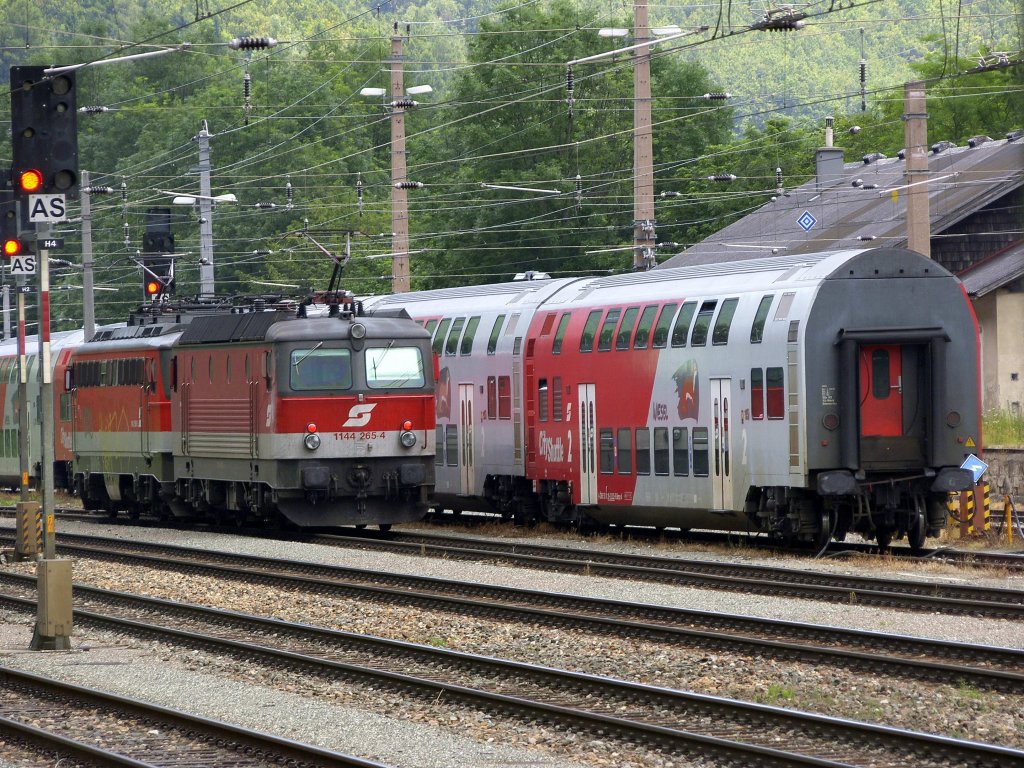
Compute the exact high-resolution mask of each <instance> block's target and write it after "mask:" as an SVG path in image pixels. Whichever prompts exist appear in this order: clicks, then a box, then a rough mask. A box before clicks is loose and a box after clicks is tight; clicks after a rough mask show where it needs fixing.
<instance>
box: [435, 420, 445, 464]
mask: <svg viewBox="0 0 1024 768" xmlns="http://www.w3.org/2000/svg"><path fill="white" fill-rule="evenodd" d="M434 464H436V465H437V466H439V467H443V466H444V424H438V425H437V426H436V427H434Z"/></svg>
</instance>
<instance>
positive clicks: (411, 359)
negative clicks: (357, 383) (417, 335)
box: [366, 347, 426, 389]
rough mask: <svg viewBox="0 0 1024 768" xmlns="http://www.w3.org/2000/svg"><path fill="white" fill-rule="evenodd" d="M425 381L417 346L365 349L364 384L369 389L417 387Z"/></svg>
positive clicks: (421, 359)
mask: <svg viewBox="0 0 1024 768" xmlns="http://www.w3.org/2000/svg"><path fill="white" fill-rule="evenodd" d="M425 381H426V380H425V378H424V375H423V355H422V354H421V353H420V349H419V347H370V348H368V349H367V350H366V386H368V387H369V388H370V389H419V388H420V387H422V386H423V385H424V383H425Z"/></svg>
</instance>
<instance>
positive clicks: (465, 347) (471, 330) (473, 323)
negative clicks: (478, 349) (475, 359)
mask: <svg viewBox="0 0 1024 768" xmlns="http://www.w3.org/2000/svg"><path fill="white" fill-rule="evenodd" d="M478 325H480V315H473V317H471V318H469V322H468V323H466V332H465V333H463V334H462V343H461V344H460V345H459V354H460V355H471V354H473V339H474V338H476V328H477V326H478Z"/></svg>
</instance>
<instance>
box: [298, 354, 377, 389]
mask: <svg viewBox="0 0 1024 768" xmlns="http://www.w3.org/2000/svg"><path fill="white" fill-rule="evenodd" d="M369 351H370V350H367V352H369ZM366 375H367V379H369V376H370V373H369V365H367V374H366ZM367 383H368V384H369V381H367ZM288 386H289V387H291V388H292V389H294V390H296V391H307V390H323V389H350V388H351V387H352V353H351V351H350V350H347V349H324V348H323V347H319V348H318V347H312V348H309V349H293V350H292V351H291V360H290V365H289V366H288Z"/></svg>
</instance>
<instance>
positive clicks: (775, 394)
mask: <svg viewBox="0 0 1024 768" xmlns="http://www.w3.org/2000/svg"><path fill="white" fill-rule="evenodd" d="M765 378H766V379H767V384H768V387H767V395H768V418H769V419H781V418H783V417H784V416H785V415H786V393H785V387H784V384H783V382H784V379H783V375H782V367H781V366H780V367H778V368H769V369H768V370H767V371H766V375H765Z"/></svg>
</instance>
